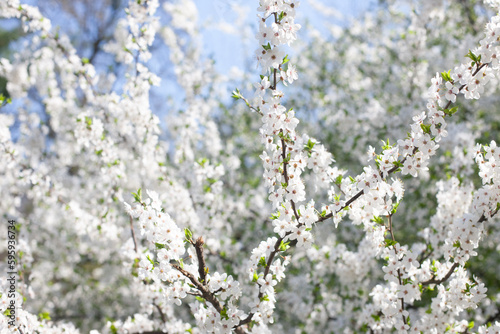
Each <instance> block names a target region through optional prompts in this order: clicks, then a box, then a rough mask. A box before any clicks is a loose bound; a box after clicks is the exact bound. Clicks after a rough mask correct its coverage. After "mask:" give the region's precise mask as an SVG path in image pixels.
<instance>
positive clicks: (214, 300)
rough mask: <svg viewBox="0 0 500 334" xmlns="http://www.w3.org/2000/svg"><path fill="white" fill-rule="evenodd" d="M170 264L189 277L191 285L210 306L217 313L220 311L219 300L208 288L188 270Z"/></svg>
mask: <svg viewBox="0 0 500 334" xmlns="http://www.w3.org/2000/svg"><path fill="white" fill-rule="evenodd" d="M171 266H172V267H174V268H175V269H177V270H178V271H179V272H180V273H181V274H183V275H184V276H186V277H187V278H189V280H190V281H191V283H193V285H194V286H196V288H197V289H198V290H199V291H200V292H201V296H202V297H203V298H204V299H205V300H206V301H208V302H209V303H210V304H212V306H213V307H214V308H215V309H216V310H217V312H219V313H221V312H222V305H221V303H220V301H219V300H218V299H217V298H215V296H214V295H213V294H212V293H211V292H210V290H208V287H207V286H205V285H204V284H202V283H201V282H200V281H198V280H197V279H196V277H194V275H193V274H191V273H190V272H189V271H187V270H184V269H183V268H181V266H180V265H178V264H176V263H173V264H171Z"/></svg>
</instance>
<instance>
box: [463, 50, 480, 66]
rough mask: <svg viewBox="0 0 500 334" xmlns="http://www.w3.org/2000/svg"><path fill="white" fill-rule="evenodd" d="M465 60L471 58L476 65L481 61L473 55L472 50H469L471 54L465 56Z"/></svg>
mask: <svg viewBox="0 0 500 334" xmlns="http://www.w3.org/2000/svg"><path fill="white" fill-rule="evenodd" d="M465 58H470V59H472V61H473V62H475V63H476V62H478V61H479V58H478V57H477V56H476V55H475V54H473V53H472V51H471V50H469V53H468V54H466V55H465Z"/></svg>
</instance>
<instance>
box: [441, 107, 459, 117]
mask: <svg viewBox="0 0 500 334" xmlns="http://www.w3.org/2000/svg"><path fill="white" fill-rule="evenodd" d="M457 110H458V107H453V108H449V109H444V110H443V112H444V113H445V114H446V115H448V116H452V115H453V114H454V113H456V112H457Z"/></svg>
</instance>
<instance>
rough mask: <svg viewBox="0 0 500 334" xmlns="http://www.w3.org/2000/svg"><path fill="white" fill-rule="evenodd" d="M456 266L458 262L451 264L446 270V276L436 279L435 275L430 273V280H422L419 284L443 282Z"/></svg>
mask: <svg viewBox="0 0 500 334" xmlns="http://www.w3.org/2000/svg"><path fill="white" fill-rule="evenodd" d="M457 267H458V263H456V262H455V263H453V265H452V266H451V268H450V270H449V271H448V273H447V274H446V276H444V277H443V278H442V279H436V276H435V275H432V278H431V279H430V280H427V281H424V282H422V283H421V284H422V285H429V284H441V283H443V282H446V281H447V280H448V279H449V278H450V276H451V274H453V272H454V271H455V269H456V268H457Z"/></svg>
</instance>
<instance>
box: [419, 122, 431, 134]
mask: <svg viewBox="0 0 500 334" xmlns="http://www.w3.org/2000/svg"><path fill="white" fill-rule="evenodd" d="M420 128H422V131H423V132H424V133H428V134H430V133H431V125H430V124H428V125H426V124H420Z"/></svg>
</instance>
